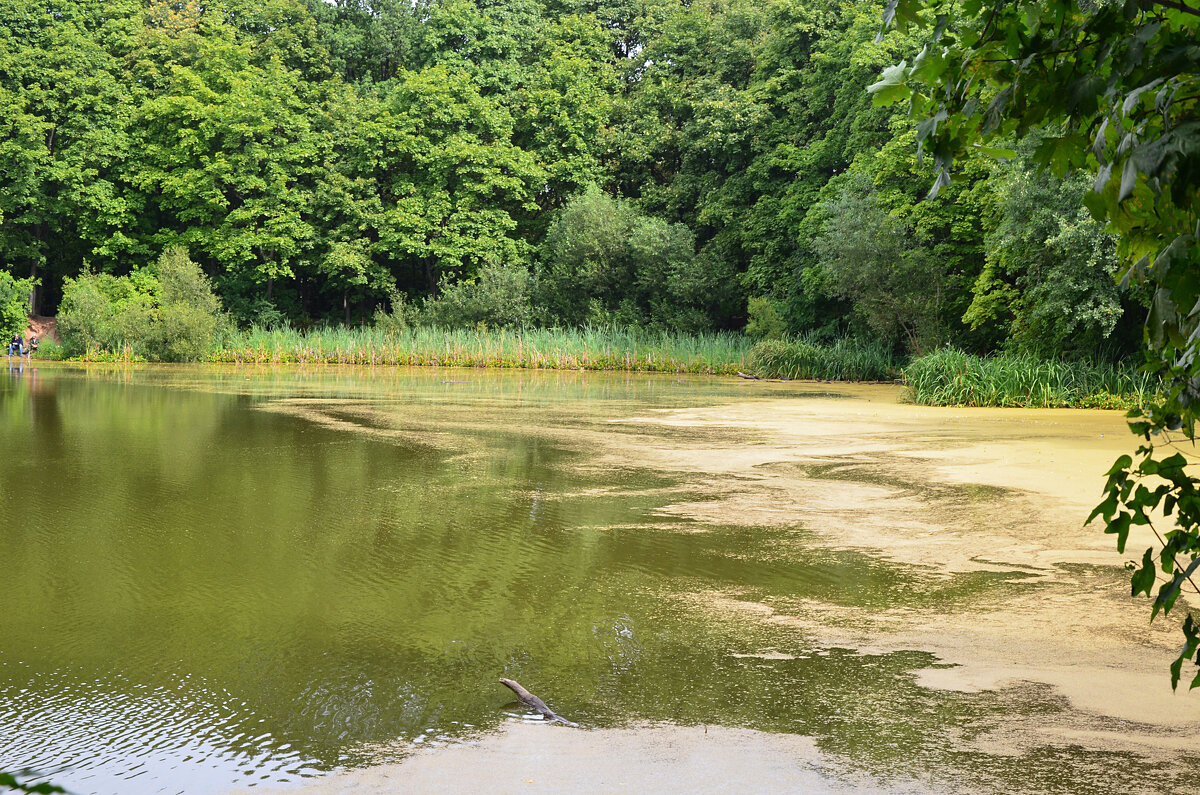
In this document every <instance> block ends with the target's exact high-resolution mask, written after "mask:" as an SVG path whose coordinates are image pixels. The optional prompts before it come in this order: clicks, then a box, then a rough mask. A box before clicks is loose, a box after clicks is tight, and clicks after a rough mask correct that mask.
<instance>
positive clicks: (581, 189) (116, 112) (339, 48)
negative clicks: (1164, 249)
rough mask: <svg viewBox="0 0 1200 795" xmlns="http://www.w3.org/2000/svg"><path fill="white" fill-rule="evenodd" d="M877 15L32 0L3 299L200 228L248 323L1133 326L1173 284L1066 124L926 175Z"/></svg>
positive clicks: (218, 274) (1015, 348)
mask: <svg viewBox="0 0 1200 795" xmlns="http://www.w3.org/2000/svg"><path fill="white" fill-rule="evenodd" d="M882 13H883V4H882V3H879V2H874V1H873V0H849V2H841V3H807V2H794V1H792V0H719V1H714V0H702V2H693V3H681V2H677V0H504V2H488V1H487V0H475V1H473V0H420V1H419V2H415V3H414V2H408V0H404V1H403V2H401V0H370V1H368V0H337V2H329V1H327V0H212V1H211V2H200V1H199V0H175V1H173V2H160V1H159V0H153V2H150V3H149V4H147V3H146V2H145V0H8V1H7V2H5V3H3V4H2V5H0V175H3V178H2V179H0V266H2V267H3V270H4V273H3V274H0V293H4V294H5V295H7V296H8V298H7V299H6V300H7V303H8V305H13V306H16V305H19V304H21V303H22V302H23V301H24V297H25V296H26V295H28V294H29V291H30V290H32V298H31V300H30V302H29V306H28V308H29V309H30V310H31V311H32V313H34V314H43V315H52V314H56V313H59V312H60V310H62V309H64V308H65V309H67V310H72V309H74V311H75V313H76V314H77V315H78V314H79V313H80V312H84V311H90V310H88V309H87V308H88V307H89V306H93V305H92V304H89V303H88V301H89V300H93V299H95V300H107V301H108V302H109V303H110V304H111V303H112V302H120V301H122V300H134V299H137V297H138V296H153V295H155V294H156V291H157V290H158V289H160V285H159V283H158V280H157V278H156V274H157V269H158V268H159V263H160V260H163V259H165V258H168V257H170V256H173V257H176V258H178V256H179V252H180V251H181V250H182V251H183V252H184V254H185V255H186V256H185V257H184V258H185V259H186V258H187V257H190V259H191V260H192V261H194V262H195V263H196V264H197V265H198V266H199V267H200V269H201V270H202V272H203V274H205V275H206V276H207V280H208V282H209V283H210V284H211V285H212V287H213V289H214V291H215V294H216V296H218V297H219V299H220V305H221V307H223V309H222V311H223V312H224V313H227V314H226V315H225V317H226V318H227V322H229V323H230V324H233V325H236V326H240V327H242V328H248V327H251V326H253V327H257V328H268V329H269V328H280V327H283V328H294V329H299V330H305V329H314V328H326V327H330V326H336V325H339V324H347V325H363V324H371V323H373V322H376V321H377V320H378V319H379V318H392V319H397V318H398V319H399V320H400V322H402V323H404V324H417V325H430V326H437V327H442V328H446V329H450V328H487V329H500V328H530V327H545V328H583V327H596V326H608V327H623V328H641V329H648V330H656V331H665V332H677V333H685V334H695V333H701V332H709V331H722V330H732V331H737V330H745V331H746V333H747V334H749V335H750V336H751V337H757V338H763V337H781V336H788V335H791V336H797V335H805V337H806V338H807V339H816V340H825V341H832V340H834V339H837V338H842V337H847V336H851V337H858V338H866V339H870V340H872V341H882V342H884V343H886V344H888V345H890V346H892V348H893V349H894V350H895V351H896V352H897V353H901V354H906V355H919V354H922V353H927V352H929V351H932V350H935V349H938V348H942V347H945V346H947V345H952V346H954V347H956V348H960V349H962V350H965V351H968V352H972V353H989V352H994V351H1008V352H1015V353H1020V354H1028V355H1033V356H1037V357H1040V358H1058V359H1072V358H1092V359H1095V358H1104V359H1119V358H1120V357H1122V356H1125V355H1127V354H1129V353H1130V352H1131V351H1134V350H1136V349H1137V346H1138V344H1139V343H1140V341H1141V323H1142V320H1143V318H1144V316H1145V308H1144V307H1145V305H1146V304H1147V303H1148V300H1149V293H1148V292H1145V291H1141V292H1139V290H1138V289H1136V288H1135V289H1122V288H1121V287H1119V286H1118V283H1117V281H1116V280H1115V278H1114V274H1115V273H1116V272H1117V270H1118V263H1117V253H1116V251H1117V247H1116V240H1115V238H1114V236H1113V235H1112V234H1110V233H1109V232H1106V231H1105V228H1104V227H1103V226H1102V225H1101V224H1099V223H1098V222H1096V221H1094V220H1093V219H1092V217H1091V216H1090V215H1089V214H1088V212H1087V210H1086V209H1084V208H1083V206H1082V205H1081V199H1082V197H1083V196H1084V194H1085V193H1086V192H1088V191H1089V190H1090V187H1091V183H1092V178H1091V176H1090V175H1087V174H1084V173H1082V172H1080V173H1077V174H1075V175H1068V176H1067V177H1066V178H1061V179H1060V178H1058V177H1056V176H1054V175H1052V174H1050V173H1048V172H1045V171H1042V170H1040V169H1039V168H1038V167H1037V166H1036V165H1035V164H1034V160H1033V158H1032V153H1033V151H1034V149H1035V148H1036V147H1037V144H1038V140H1039V136H1041V135H1044V134H1052V133H1053V132H1054V130H1049V131H1048V132H1047V130H1033V131H1031V132H1030V133H1029V134H1028V135H1024V136H1022V137H1021V138H1020V139H1017V138H1016V137H1013V138H1012V140H1011V141H1009V142H1008V143H1007V146H1009V147H1011V152H1009V153H1008V156H1006V157H1000V158H997V157H994V156H991V155H994V152H991V153H990V154H988V153H981V154H979V155H978V156H977V157H966V158H960V160H959V162H958V163H957V165H956V173H955V178H954V180H953V181H952V183H951V184H950V185H949V186H948V187H947V188H945V189H944V190H942V191H941V195H940V196H939V197H938V198H937V199H936V200H925V197H926V195H927V193H928V192H929V187H930V184H931V182H932V181H933V178H934V173H935V172H934V169H935V164H934V163H933V161H932V159H931V158H928V157H926V158H920V157H919V156H918V152H917V146H916V135H917V132H916V130H915V129H914V128H915V125H914V123H913V121H912V120H911V119H910V118H909V117H908V114H907V112H906V111H905V109H904V108H903V107H902V106H899V105H896V106H882V107H880V106H877V105H879V104H880V103H876V102H873V98H872V96H871V95H870V94H869V93H868V91H867V87H868V86H869V85H871V84H872V83H874V82H875V81H877V80H878V79H879V75H880V73H881V71H882V70H884V69H885V68H886V67H888V66H889V65H891V64H894V63H896V62H897V61H899V60H901V59H902V58H903V57H905V56H909V55H910V54H911V53H912V52H914V51H916V50H917V49H919V43H920V39H919V36H918V34H917V32H915V31H905V30H897V29H891V30H889V31H888V32H887V34H886V35H884V36H880V37H878V40H877V34H878V33H879V30H880V19H881V15H882ZM164 252H167V253H166V254H164ZM64 291H65V293H66V295H67V301H66V302H65V304H66V306H65V307H64ZM17 296H20V298H19V299H18V298H17ZM131 296H132V297H133V299H131V298H130V297H131ZM4 297H5V296H4V295H0V299H3V298H4ZM138 300H140V299H138ZM134 302H135V303H136V302H137V300H134ZM0 303H4V302H3V301H0ZM142 303H145V301H143V302H142ZM68 313H69V312H68Z"/></svg>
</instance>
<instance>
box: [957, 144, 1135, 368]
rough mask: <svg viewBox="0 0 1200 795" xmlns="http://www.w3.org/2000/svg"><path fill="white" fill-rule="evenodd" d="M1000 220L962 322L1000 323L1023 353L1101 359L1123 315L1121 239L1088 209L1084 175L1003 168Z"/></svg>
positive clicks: (999, 177)
mask: <svg viewBox="0 0 1200 795" xmlns="http://www.w3.org/2000/svg"><path fill="white" fill-rule="evenodd" d="M997 172H999V173H997V174H996V175H995V176H994V177H993V181H994V182H996V183H997V187H996V193H997V200H996V207H997V208H998V209H997V215H998V216H999V217H998V219H997V220H996V222H995V224H994V225H993V227H992V228H991V229H990V230H989V232H988V235H987V240H986V249H987V262H986V265H985V266H984V269H983V271H982V272H981V273H980V275H979V278H978V279H977V280H976V282H975V286H974V288H973V290H972V301H971V305H970V307H968V309H967V311H966V313H965V315H964V316H963V321H964V322H966V323H969V324H971V326H972V328H979V327H980V326H984V325H987V324H994V325H995V326H998V327H999V328H998V330H997V331H998V336H999V337H1000V338H1001V339H1007V340H1008V344H1009V345H1011V346H1012V347H1014V348H1016V349H1017V350H1021V351H1024V352H1028V353H1034V354H1038V355H1041V356H1051V357H1053V356H1058V355H1061V354H1064V353H1067V354H1082V355H1095V354H1096V353H1097V351H1098V350H1099V348H1100V347H1101V345H1102V344H1104V342H1105V341H1106V340H1108V339H1109V337H1110V335H1111V334H1112V333H1113V330H1114V329H1115V328H1116V327H1117V323H1118V321H1119V320H1120V319H1121V316H1122V315H1123V314H1124V306H1123V305H1122V300H1121V294H1120V293H1121V291H1120V289H1119V288H1118V285H1117V282H1116V280H1115V278H1114V276H1115V274H1116V273H1117V257H1116V238H1115V236H1113V235H1111V234H1109V233H1107V232H1105V231H1104V227H1103V225H1102V224H1100V223H1098V222H1097V221H1096V220H1095V219H1093V218H1092V217H1091V215H1090V214H1089V213H1088V211H1087V210H1086V209H1085V208H1084V207H1083V205H1082V198H1083V196H1084V194H1085V193H1086V192H1087V191H1088V190H1089V189H1090V187H1091V180H1090V179H1089V177H1088V176H1087V175H1086V174H1083V173H1077V174H1074V175H1072V176H1071V177H1070V178H1065V179H1057V178H1054V177H1052V176H1050V175H1049V174H1046V173H1044V172H1041V173H1039V172H1038V171H1037V170H1036V169H1034V168H1031V167H1029V166H1027V165H1025V164H1023V163H1015V164H1012V166H1011V167H1010V168H1005V169H1003V170H1001V169H999V168H998V169H997Z"/></svg>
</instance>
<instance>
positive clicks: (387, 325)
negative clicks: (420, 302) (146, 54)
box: [374, 290, 418, 336]
mask: <svg viewBox="0 0 1200 795" xmlns="http://www.w3.org/2000/svg"><path fill="white" fill-rule="evenodd" d="M388 304H390V306H391V309H390V310H386V309H384V308H383V307H382V306H379V307H376V308H375V323H374V325H375V328H377V329H379V330H380V331H382V332H383V333H384V334H387V335H388V336H394V335H396V334H402V333H403V332H405V331H408V330H409V329H410V328H412V327H413V326H415V325H417V314H418V312H417V309H416V307H414V306H413V305H412V304H410V303H409V302H408V296H406V295H405V294H404V293H402V292H400V291H399V290H392V291H391V292H390V293H389V294H388Z"/></svg>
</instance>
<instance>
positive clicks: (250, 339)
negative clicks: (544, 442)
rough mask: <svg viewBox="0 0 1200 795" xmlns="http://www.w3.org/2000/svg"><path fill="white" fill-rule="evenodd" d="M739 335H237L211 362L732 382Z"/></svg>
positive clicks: (739, 359) (741, 362) (360, 331)
mask: <svg viewBox="0 0 1200 795" xmlns="http://www.w3.org/2000/svg"><path fill="white" fill-rule="evenodd" d="M749 350H750V342H749V341H748V340H747V339H746V338H745V337H744V336H742V335H741V334H733V333H714V334H678V333H672V332H653V331H642V330H637V329H622V328H584V329H525V330H488V331H475V330H444V329H437V328H430V327H414V328H410V329H405V330H403V331H394V330H387V329H379V328H366V327H364V328H342V327H338V328H329V329H312V330H309V331H306V332H301V331H297V330H294V329H286V328H285V329H263V328H251V329H249V330H246V331H239V332H234V333H232V334H230V335H228V336H227V337H226V339H225V340H224V341H223V342H222V343H221V344H220V345H219V346H218V347H217V349H216V350H215V351H214V352H213V354H212V356H211V357H210V361H214V362H254V363H289V362H290V363H299V364H316V363H323V364H359V365H363V364H365V365H416V366H444V367H511V368H528V369H555V370H632V371H640V372H667V373H710V374H716V375H733V374H735V373H737V372H738V371H739V370H742V369H744V368H745V367H746V361H747V358H748V355H749Z"/></svg>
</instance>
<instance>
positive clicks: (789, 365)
mask: <svg viewBox="0 0 1200 795" xmlns="http://www.w3.org/2000/svg"><path fill="white" fill-rule="evenodd" d="M750 371H751V372H752V373H753V374H754V375H757V376H759V377H760V378H788V379H805V378H809V379H819V380H823V381H891V380H895V379H896V378H897V377H899V375H900V362H899V360H897V359H896V357H895V356H894V355H893V353H892V349H891V347H890V346H884V345H879V344H873V343H870V342H864V341H862V340H856V339H852V338H842V339H838V340H835V341H834V342H831V343H820V342H816V341H814V340H812V339H811V338H806V337H801V338H799V339H786V340H763V341H762V342H760V343H758V344H757V345H755V346H754V348H753V349H752V350H751V352H750Z"/></svg>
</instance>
